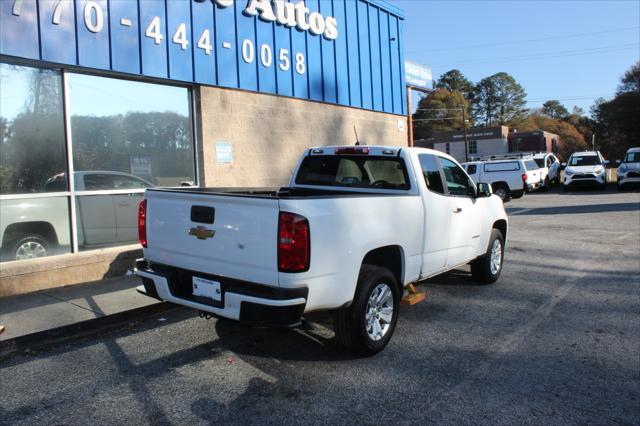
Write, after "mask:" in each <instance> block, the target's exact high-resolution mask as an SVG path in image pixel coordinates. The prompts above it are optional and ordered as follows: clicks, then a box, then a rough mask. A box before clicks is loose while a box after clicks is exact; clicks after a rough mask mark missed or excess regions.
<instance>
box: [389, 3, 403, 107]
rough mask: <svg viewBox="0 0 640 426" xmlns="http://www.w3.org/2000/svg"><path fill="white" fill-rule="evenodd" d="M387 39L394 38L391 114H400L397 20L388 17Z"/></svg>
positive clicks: (392, 49) (392, 44)
mask: <svg viewBox="0 0 640 426" xmlns="http://www.w3.org/2000/svg"><path fill="white" fill-rule="evenodd" d="M389 38H395V40H396V41H394V42H391V49H390V51H391V89H392V92H393V112H394V113H395V114H402V103H401V96H400V95H401V89H400V48H399V46H400V45H399V43H400V40H399V39H398V18H396V17H395V16H393V15H391V16H389Z"/></svg>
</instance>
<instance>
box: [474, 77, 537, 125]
mask: <svg viewBox="0 0 640 426" xmlns="http://www.w3.org/2000/svg"><path fill="white" fill-rule="evenodd" d="M526 96H527V94H526V92H525V90H524V88H523V87H522V86H521V85H519V84H518V83H517V82H516V80H515V79H514V78H513V77H512V76H510V75H509V74H507V73H505V72H499V73H497V74H494V75H492V76H490V77H486V78H483V79H482V80H480V82H479V83H478V84H477V85H476V86H475V87H474V90H473V96H472V98H473V106H472V112H473V117H474V119H476V120H477V121H480V122H484V124H485V125H488V126H493V125H513V124H516V123H518V122H520V121H521V120H523V119H524V118H525V117H526V111H527V110H526V108H525V105H526V101H525V98H526Z"/></svg>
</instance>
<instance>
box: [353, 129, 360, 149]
mask: <svg viewBox="0 0 640 426" xmlns="http://www.w3.org/2000/svg"><path fill="white" fill-rule="evenodd" d="M353 132H354V133H355V134H356V146H357V145H360V140H359V139H358V131H357V130H356V126H353Z"/></svg>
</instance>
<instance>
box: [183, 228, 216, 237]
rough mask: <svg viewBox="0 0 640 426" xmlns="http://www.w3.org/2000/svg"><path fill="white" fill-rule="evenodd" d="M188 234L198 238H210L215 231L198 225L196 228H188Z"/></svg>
mask: <svg viewBox="0 0 640 426" xmlns="http://www.w3.org/2000/svg"><path fill="white" fill-rule="evenodd" d="M189 235H193V236H194V237H196V238H198V239H199V240H206V239H207V238H212V237H213V236H214V235H216V231H214V230H213V229H207V228H205V227H204V226H198V227H197V228H191V229H189Z"/></svg>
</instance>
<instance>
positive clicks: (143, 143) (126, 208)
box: [0, 64, 196, 261]
mask: <svg viewBox="0 0 640 426" xmlns="http://www.w3.org/2000/svg"><path fill="white" fill-rule="evenodd" d="M0 71H1V75H0V85H1V86H0V89H1V92H2V98H1V102H2V104H1V105H0V106H1V108H0V143H1V145H0V146H1V152H0V190H1V193H0V209H1V211H0V241H1V244H2V245H1V250H2V260H3V261H8V260H22V259H29V258H35V257H43V256H50V255H53V254H61V253H69V252H72V251H75V249H74V247H76V248H77V250H87V249H94V248H102V247H109V246H116V245H123V244H131V243H135V242H137V209H138V203H139V202H140V200H141V199H142V196H143V192H144V189H145V188H149V187H154V186H180V185H182V184H185V183H190V184H191V183H195V181H196V176H195V154H194V141H193V134H192V133H193V132H192V117H191V107H190V103H191V102H190V93H189V90H188V89H186V88H180V87H172V86H164V85H158V84H149V83H142V82H132V81H127V80H120V79H113V78H105V77H96V76H90V75H83V74H71V73H67V74H66V77H65V78H66V87H67V88H68V91H67V93H66V97H65V96H63V90H62V87H63V80H64V78H63V74H62V73H61V72H60V71H58V70H45V69H39V68H32V67H23V66H16V65H8V64H0ZM65 103H66V106H67V108H66V113H67V114H69V118H68V120H69V122H70V124H71V126H70V129H69V131H68V133H69V136H70V137H69V140H66V135H65V126H64V123H65V115H64V114H65V108H63V106H64V105H65ZM68 149H70V150H71V152H72V153H73V158H72V163H71V164H68V161H67V150H68ZM70 171H71V172H72V173H71V175H72V176H73V178H72V179H69V178H68V176H69V174H70ZM71 182H72V184H71ZM71 207H73V209H72V208H71ZM73 211H75V217H71V214H72V212H73ZM71 219H74V220H73V221H72V220H71ZM72 222H74V223H75V227H74V229H70V228H71V227H70V223H72Z"/></svg>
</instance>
